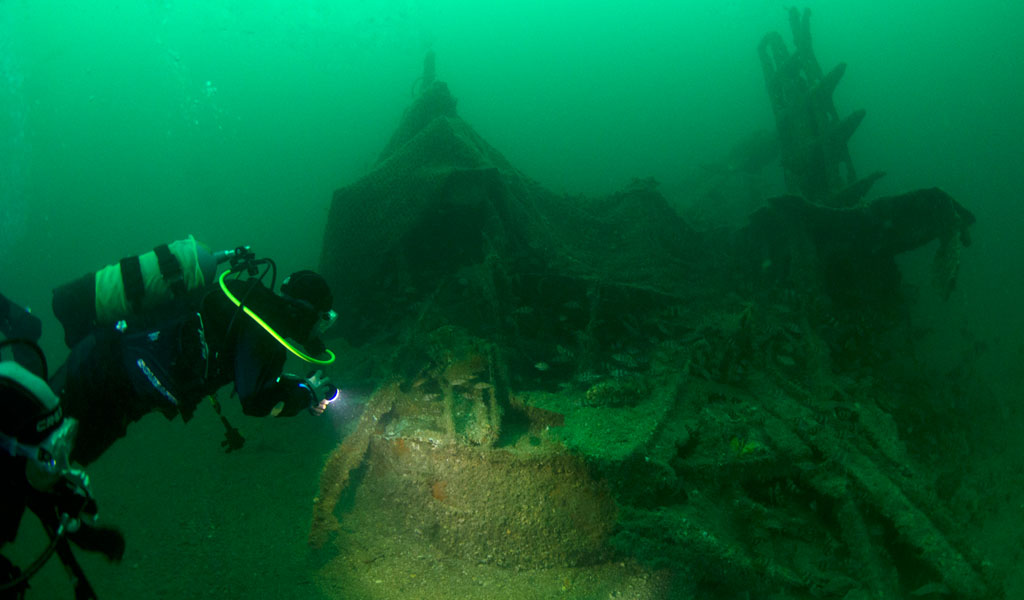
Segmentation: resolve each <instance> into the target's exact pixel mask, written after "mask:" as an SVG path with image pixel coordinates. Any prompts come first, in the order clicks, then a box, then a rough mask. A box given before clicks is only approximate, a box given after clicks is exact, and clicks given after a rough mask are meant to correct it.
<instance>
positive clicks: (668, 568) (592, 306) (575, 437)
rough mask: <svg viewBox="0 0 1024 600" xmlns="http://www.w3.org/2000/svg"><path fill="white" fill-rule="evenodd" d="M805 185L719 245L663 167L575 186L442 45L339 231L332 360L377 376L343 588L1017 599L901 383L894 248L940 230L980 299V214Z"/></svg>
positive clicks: (338, 559)
mask: <svg viewBox="0 0 1024 600" xmlns="http://www.w3.org/2000/svg"><path fill="white" fill-rule="evenodd" d="M805 20H806V15H804V21H805ZM802 24H803V21H801V20H800V18H799V15H797V18H796V20H795V27H797V26H802ZM808 44H809V38H808ZM787 73H792V71H787ZM769 75H770V74H766V76H769ZM819 75H820V73H819ZM804 76H806V75H804ZM797 87H799V86H797ZM769 88H771V86H769ZM811 88H813V86H811ZM815 93H817V92H815ZM829 101H831V100H830V99H829ZM783 122H788V121H785V120H784V119H783ZM779 127H780V128H782V127H784V125H783V123H782V122H780V123H779ZM790 133H791V134H792V132H790ZM793 135H797V134H793ZM801 135H810V136H813V135H814V134H813V132H810V133H808V132H807V131H806V130H804V133H803V134H801ZM787 143H788V144H789V145H790V146H789V147H790V148H796V147H798V146H799V147H800V148H801V150H800V151H801V152H803V153H804V154H805V155H806V153H807V152H811V151H810V150H807V149H806V148H804V147H803V146H800V144H798V143H796V142H792V141H790V142H787ZM844 143H845V141H844ZM786 151H787V150H786V148H785V147H784V148H783V152H786ZM829 152H832V156H833V160H841V161H843V164H850V163H849V156H848V153H843V152H836V151H835V148H834V147H831V149H830V150H829ZM802 160H805V162H807V164H815V165H817V166H821V163H820V162H815V161H813V160H809V159H807V158H806V156H805V158H804V159H802ZM784 161H785V157H784ZM786 164H787V165H794V164H796V163H795V162H793V161H790V162H787V163H786ZM787 168H790V167H787ZM848 173H850V174H851V177H849V178H840V181H839V182H838V183H837V184H836V185H841V186H844V187H845V186H849V185H850V184H851V183H853V182H855V180H854V179H853V177H852V166H849V171H848ZM787 179H788V180H790V181H794V182H796V181H798V174H794V175H790V176H787ZM794 186H795V187H794V195H793V196H785V197H782V198H776V199H772V200H770V201H766V202H765V205H764V207H763V208H761V209H760V210H759V211H758V212H757V213H756V214H755V215H754V216H753V218H752V220H751V223H750V224H749V225H748V226H747V227H745V228H743V229H741V230H738V231H718V232H715V233H707V232H698V231H696V230H694V229H692V228H691V227H689V226H688V225H687V224H686V222H685V221H684V220H682V219H681V218H680V217H679V216H678V215H677V214H676V212H675V211H673V210H672V208H671V207H670V206H669V205H668V203H667V202H666V200H665V198H664V197H663V196H662V195H661V194H660V193H659V192H658V190H657V185H656V184H655V183H654V182H653V181H650V180H636V181H634V182H633V183H632V184H631V185H630V186H628V187H627V188H626V189H625V190H623V191H621V192H618V193H615V194H612V195H610V196H607V197H604V198H599V199H584V198H570V197H564V196H558V195H555V194H552V193H551V192H549V191H547V190H545V189H544V188H542V187H541V186H539V185H538V184H537V183H535V182H533V181H531V180H530V179H529V178H528V177H526V176H524V175H523V174H521V173H520V172H519V171H517V170H516V169H515V167H514V166H513V165H511V164H510V163H509V162H508V161H507V160H506V159H505V158H504V157H502V156H501V154H500V153H499V152H498V151H497V150H495V149H494V148H493V147H491V146H490V145H489V144H488V143H487V142H486V141H485V140H483V139H482V138H481V137H480V136H479V135H478V134H477V133H476V132H475V131H474V130H473V129H472V128H471V126H470V125H468V124H467V123H466V122H464V121H463V120H462V119H461V118H459V116H458V114H457V111H456V103H455V100H454V99H453V97H452V96H451V94H450V93H449V90H448V88H447V86H446V85H445V84H444V83H442V82H439V81H434V80H433V65H432V58H428V63H427V68H426V69H425V73H424V81H423V85H422V89H421V92H420V94H419V95H418V97H417V98H416V100H415V101H414V103H413V104H412V106H410V107H409V109H408V110H407V111H406V113H405V115H404V117H403V119H402V121H401V123H400V125H399V127H398V129H397V131H396V132H395V134H394V135H393V137H392V139H391V141H390V142H389V143H388V145H387V147H386V148H385V150H384V151H383V153H382V154H381V156H380V158H379V160H378V162H377V164H376V165H375V167H374V169H373V171H372V172H371V173H370V174H369V175H367V176H366V177H364V178H362V179H361V180H359V181H357V182H355V183H353V184H352V185H350V186H347V187H345V188H343V189H340V190H338V191H337V192H336V193H335V196H334V202H333V204H332V207H331V212H330V216H329V219H328V224H327V232H328V235H326V236H325V243H324V249H323V254H322V259H321V269H322V272H323V273H324V275H325V276H326V277H327V278H328V279H329V281H330V282H331V285H332V287H333V289H334V290H336V296H335V297H336V306H335V308H336V310H337V311H338V313H339V316H340V318H339V319H338V323H339V324H338V326H337V328H336V331H335V332H334V333H336V334H337V336H338V337H339V340H338V341H339V342H340V341H341V340H342V339H343V340H344V343H345V344H347V345H348V346H349V351H348V352H346V353H344V354H345V355H344V356H343V357H342V358H343V360H339V361H338V363H339V365H340V366H339V367H337V368H338V370H337V371H335V372H334V373H332V376H333V377H336V378H337V379H339V380H341V381H346V382H350V383H352V384H362V385H364V386H367V387H369V388H374V389H375V392H374V393H373V395H372V396H371V399H370V400H369V402H368V404H367V406H366V408H365V411H364V413H363V416H362V418H361V420H360V422H359V424H358V426H357V428H356V429H355V431H354V432H353V433H351V434H350V435H349V436H348V437H347V438H346V439H345V440H344V442H343V443H342V444H341V445H339V447H338V449H337V450H336V451H335V452H334V453H333V454H332V455H331V456H330V457H329V458H328V460H327V463H326V465H325V468H324V473H323V477H322V480H321V488H320V493H319V494H318V496H317V498H316V502H315V508H314V516H313V527H312V531H311V535H310V541H311V543H312V544H313V545H314V546H315V547H319V548H324V547H327V548H329V549H330V550H331V553H330V558H329V560H328V562H327V563H326V566H325V567H324V568H323V570H322V577H323V580H324V581H326V582H327V583H326V585H327V587H328V588H331V589H333V588H334V587H336V588H337V589H338V590H343V589H344V590H346V593H349V594H352V593H354V594H356V595H355V596H344V597H366V598H376V597H381V598H383V597H387V596H384V595H379V594H383V592H381V591H380V590H379V588H375V587H374V586H373V585H372V584H371V581H374V580H375V579H374V578H376V577H388V576H389V573H392V572H393V571H394V570H396V569H402V572H403V573H407V572H409V571H412V573H413V575H412V577H414V578H416V582H417V583H416V585H417V586H430V585H432V584H433V585H444V586H446V589H448V590H449V591H450V592H451V594H452V597H464V598H473V597H481V598H483V597H489V596H487V594H484V592H483V591H481V590H480V589H479V588H474V587H473V586H472V585H469V584H465V585H468V587H466V588H462V587H460V586H462V585H463V583H456V582H454V581H453V580H449V579H443V576H444V574H445V573H449V574H450V573H463V574H465V573H468V572H474V573H479V572H483V570H486V573H487V576H488V577H491V578H493V579H494V580H499V579H502V578H505V579H504V580H503V581H504V583H503V584H502V585H504V586H505V589H516V587H515V586H516V585H518V584H517V583H516V582H517V581H519V580H521V579H522V575H518V576H517V573H519V571H520V570H522V569H532V570H533V574H532V575H531V576H530V578H529V579H530V580H531V582H532V584H522V585H525V586H526V587H525V588H524V589H530V587H529V586H530V585H533V586H534V588H537V586H540V585H541V583H542V582H543V581H545V580H546V579H545V578H546V577H547V575H546V574H548V573H552V572H555V573H565V572H567V571H560V570H564V569H572V570H573V571H572V573H574V575H573V577H574V578H575V579H574V580H573V581H574V583H573V586H571V587H570V589H569V590H568V592H572V594H575V595H572V594H570V596H569V597H579V598H587V597H607V596H608V595H609V594H610V593H612V592H620V591H621V590H622V589H624V588H623V587H622V586H624V585H625V586H627V587H628V589H629V590H630V591H631V592H635V593H636V595H637V597H642V598H689V597H701V598H734V597H736V594H737V593H742V592H751V591H754V592H758V593H776V594H779V595H778V596H777V597H779V598H835V599H846V600H851V599H857V598H875V597H885V598H900V597H907V596H908V594H911V593H913V592H921V594H929V593H943V594H952V595H953V596H955V597H963V598H990V597H998V595H999V594H998V592H997V591H996V590H997V587H998V586H996V585H994V584H993V582H992V581H991V575H990V574H988V573H986V572H985V571H984V569H983V567H982V565H983V561H982V560H981V559H980V558H979V557H978V556H976V555H975V553H974V551H973V550H972V548H971V547H970V544H969V542H968V541H967V538H966V536H965V535H964V532H963V531H961V530H960V529H959V528H958V525H957V520H956V518H955V515H953V514H952V513H951V511H950V508H949V507H948V506H946V505H945V504H944V502H943V501H942V500H941V499H940V497H939V496H938V495H937V494H936V493H935V491H934V490H933V489H931V488H930V487H929V485H928V484H927V482H928V481H930V480H931V479H932V478H931V476H930V475H929V474H928V473H927V468H928V467H927V466H926V465H923V464H920V463H919V462H918V460H917V459H916V458H915V457H914V455H913V453H912V452H910V451H909V450H908V448H907V446H906V443H905V441H904V440H902V439H901V437H900V434H899V429H900V428H899V423H898V419H899V418H900V414H899V411H898V410H894V408H893V407H899V406H902V405H905V404H907V403H908V402H912V401H913V398H912V397H911V395H912V392H909V391H907V390H908V389H910V388H911V386H909V385H908V386H902V385H883V384H881V383H879V382H880V381H885V380H886V377H888V376H890V375H891V374H892V372H890V371H889V370H888V369H890V368H891V366H892V365H893V364H894V361H898V360H899V357H900V356H905V355H906V354H907V350H908V344H910V343H911V342H910V341H909V340H910V336H906V335H905V332H904V331H903V330H902V329H901V328H902V327H904V325H902V324H901V321H900V318H899V315H900V314H902V310H903V308H902V307H903V305H904V302H905V301H904V299H903V298H902V296H901V293H900V277H899V272H898V269H897V267H896V263H895V262H894V260H893V257H894V256H895V255H896V254H898V253H900V252H904V251H906V250H909V249H912V248H916V247H919V246H922V245H924V244H927V243H930V242H932V241H934V240H936V239H937V240H939V242H940V253H939V256H937V261H936V262H937V265H938V266H937V267H936V268H937V273H942V274H943V277H944V279H942V281H941V282H940V287H941V286H942V285H945V286H951V285H952V283H951V282H952V281H953V280H955V272H956V264H957V263H958V260H959V249H960V248H961V247H962V246H963V245H964V243H966V241H967V238H966V234H967V228H968V227H969V225H970V224H971V223H972V222H973V216H971V215H970V213H969V212H967V211H966V209H964V208H963V207H962V206H961V205H960V204H959V203H957V202H956V201H955V200H953V199H952V198H950V197H949V196H948V195H946V194H944V193H943V192H941V191H940V190H918V191H914V192H909V193H908V194H904V195H901V196H895V197H891V198H884V199H878V200H876V201H873V202H863V201H858V202H854V203H846V204H844V205H843V206H836V205H834V204H823V203H821V202H818V201H816V200H815V199H814V198H806V197H804V196H801V195H796V194H799V193H800V186H799V185H798V184H796V183H794ZM815 189H816V190H817V191H816V192H815V194H821V195H823V197H824V196H827V194H825V192H824V191H822V190H823V189H824V188H820V187H819V188H815ZM837 191H839V190H837ZM866 191H867V189H866V187H865V188H864V189H863V192H861V193H860V195H861V196H863V195H864V193H866ZM944 249H945V250H944ZM943 261H945V262H943ZM939 263H942V264H939ZM937 278H938V276H937ZM943 289H945V288H943ZM339 354H342V353H340V352H339ZM921 393H936V390H922V392H921ZM939 393H941V392H939ZM422 556H431V557H433V560H432V561H431V562H430V566H429V567H427V566H424V567H422V569H420V570H417V567H416V565H418V564H421V563H422V561H419V562H417V560H416V559H417V558H418V557H422ZM367 565H370V566H367ZM481 576H482V575H481ZM473 577H474V578H475V577H476V576H475V575H474V576H473ZM517 577H518V579H517ZM560 577H562V575H557V576H554V575H553V576H551V578H550V579H551V580H552V581H559V580H560V579H559V578H560ZM456 579H458V578H456ZM462 579H465V577H463V578H462ZM462 579H458V581H460V582H461V581H462ZM383 580H384V579H381V581H383ZM396 585H400V584H396ZM562 587H563V589H562V593H568V592H567V589H566V586H565V585H564V583H563V586H562ZM416 589H419V588H417V587H415V586H413V587H409V588H408V590H406V591H409V592H410V593H411V592H412V591H413V590H416ZM353 590H356V591H355V592H353ZM375 590H376V591H375ZM922 590H923V591H922ZM392 591H394V590H392ZM399 591H401V590H399ZM488 593H489V592H488ZM537 593H538V594H539V595H536V596H525V595H524V596H519V597H538V598H540V597H550V595H545V594H544V593H543V592H537ZM339 594H341V592H340V591H339ZM360 594H361V595H360ZM480 594H483V595H480ZM598 594H599V595H598ZM921 594H918V595H921Z"/></svg>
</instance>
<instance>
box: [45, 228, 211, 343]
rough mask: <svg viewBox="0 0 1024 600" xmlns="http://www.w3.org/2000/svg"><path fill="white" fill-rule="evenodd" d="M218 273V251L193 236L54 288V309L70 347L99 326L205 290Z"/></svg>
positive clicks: (157, 307)
mask: <svg viewBox="0 0 1024 600" xmlns="http://www.w3.org/2000/svg"><path fill="white" fill-rule="evenodd" d="M216 271H217V260H216V258H215V257H214V253H213V252H211V251H210V249H209V248H207V247H206V246H205V245H203V244H200V243H199V242H197V241H196V240H195V238H194V237H192V236H189V237H188V239H184V240H178V241H176V242H172V243H170V244H161V245H159V246H157V247H156V248H154V249H153V250H152V251H151V252H147V253H145V254H140V255H137V256H129V257H127V258H122V259H121V260H120V261H119V262H117V263H115V264H111V265H107V266H106V267H104V268H102V269H100V270H99V271H96V272H94V273H89V274H87V275H84V276H82V277H80V278H78V279H75V280H74V281H71V282H68V283H66V284H64V285H62V286H60V287H57V288H55V289H54V290H53V313H54V315H56V317H57V320H59V321H60V323H61V325H63V326H64V341H65V343H66V344H67V345H68V347H69V348H70V347H72V346H74V345H75V344H77V343H78V342H79V341H81V339H82V338H84V337H85V336H86V335H88V334H89V333H90V332H91V331H92V330H94V329H95V328H96V327H101V326H105V325H113V324H115V323H117V322H118V321H120V320H121V319H126V318H128V317H131V316H141V315H144V314H146V313H148V312H150V311H154V310H157V309H159V308H161V307H164V306H166V305H169V304H170V303H172V302H173V301H175V300H176V299H182V298H184V297H186V296H188V295H189V294H190V293H191V292H195V291H197V290H201V289H203V288H205V287H206V286H207V285H209V284H211V283H212V282H213V281H214V279H215V276H216Z"/></svg>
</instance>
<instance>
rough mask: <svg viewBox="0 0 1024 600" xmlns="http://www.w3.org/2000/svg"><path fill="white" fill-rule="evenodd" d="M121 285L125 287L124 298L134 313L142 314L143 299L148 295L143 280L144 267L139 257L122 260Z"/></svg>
mask: <svg viewBox="0 0 1024 600" xmlns="http://www.w3.org/2000/svg"><path fill="white" fill-rule="evenodd" d="M120 265H121V283H122V284H123V285H124V298H125V300H127V301H128V305H129V306H131V307H132V312H133V313H135V314H139V313H141V312H142V297H143V296H144V295H145V294H146V284H145V283H144V282H143V280H142V265H141V264H140V263H139V257H138V256H129V257H128V258H122V259H121V263H120Z"/></svg>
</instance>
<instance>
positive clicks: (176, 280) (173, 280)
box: [153, 244, 186, 298]
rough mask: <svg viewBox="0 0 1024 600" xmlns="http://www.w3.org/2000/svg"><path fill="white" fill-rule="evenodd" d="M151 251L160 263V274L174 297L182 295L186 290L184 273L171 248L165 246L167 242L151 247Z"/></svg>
mask: <svg viewBox="0 0 1024 600" xmlns="http://www.w3.org/2000/svg"><path fill="white" fill-rule="evenodd" d="M153 252H156V260H157V264H159V265H160V274H161V275H163V277H164V281H165V282H166V283H167V286H168V287H170V288H171V291H172V292H174V297H175V298H180V297H182V296H184V295H185V291H186V290H185V274H184V272H183V271H182V270H181V263H179V262H178V259H177V258H175V256H174V254H172V253H171V249H170V248H168V247H167V244H160V245H159V246H157V247H156V248H153Z"/></svg>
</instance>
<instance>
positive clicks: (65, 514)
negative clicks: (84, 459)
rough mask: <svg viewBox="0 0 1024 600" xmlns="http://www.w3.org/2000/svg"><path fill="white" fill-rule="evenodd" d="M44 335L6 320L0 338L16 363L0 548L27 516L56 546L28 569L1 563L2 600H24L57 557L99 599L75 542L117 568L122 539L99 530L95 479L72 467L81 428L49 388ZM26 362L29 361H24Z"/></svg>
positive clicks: (1, 372) (5, 432) (6, 416)
mask: <svg viewBox="0 0 1024 600" xmlns="http://www.w3.org/2000/svg"><path fill="white" fill-rule="evenodd" d="M15 307H17V306H16V305H15ZM26 313H27V311H26ZM20 318H23V319H28V317H25V316H24V315H20ZM32 318H33V319H34V317H32ZM21 325H26V323H25V322H24V321H22V322H21ZM40 330H41V328H40V327H38V320H37V323H36V324H35V325H34V326H33V325H31V324H29V327H28V328H27V329H26V328H24V327H18V326H12V321H11V320H10V319H0V333H2V334H3V335H4V336H5V337H8V338H9V339H7V340H4V341H3V342H0V351H3V352H4V353H6V351H7V349H8V348H10V349H11V350H13V351H15V352H13V354H14V356H15V358H16V360H3V359H2V358H0V488H2V489H3V493H2V494H0V547H3V546H6V545H7V544H10V543H13V542H14V541H15V538H16V537H17V534H18V529H19V528H20V526H21V522H22V517H23V516H24V514H25V512H26V509H27V510H30V511H31V512H32V513H34V514H35V515H36V516H37V517H38V518H39V522H40V524H41V525H42V527H43V530H44V531H45V532H46V534H47V536H48V537H49V538H50V543H49V544H48V545H47V547H46V549H45V550H43V552H42V553H41V554H40V555H39V557H38V558H37V559H36V560H34V561H33V562H32V563H31V564H29V565H26V566H23V567H18V566H16V565H15V564H14V563H13V562H11V561H10V560H8V559H7V557H5V556H3V555H0V599H3V600H8V599H20V598H23V597H24V595H25V591H26V590H27V589H28V588H29V580H30V578H31V577H32V576H33V575H35V574H36V573H37V572H38V571H39V569H41V568H42V566H43V565H44V564H45V563H46V561H47V560H48V559H49V558H50V557H51V556H52V555H53V554H56V555H57V556H58V557H60V560H61V562H62V563H64V567H65V568H66V569H67V571H68V573H69V574H70V575H71V576H72V580H73V583H74V586H75V598H80V599H83V600H88V599H94V598H95V597H96V595H95V593H94V592H93V590H92V587H91V586H90V585H89V581H88V579H87V578H86V576H85V573H84V572H83V571H82V568H81V566H79V564H78V561H77V559H76V558H75V555H74V553H73V552H72V550H71V546H70V544H69V542H70V543H73V544H75V545H76V546H78V547H79V548H80V549H83V550H87V551H90V552H100V553H102V554H104V555H105V556H106V557H107V558H108V559H110V560H113V561H119V560H120V559H121V557H122V556H123V554H124V546H125V543H124V537H123V536H122V535H121V533H120V532H119V531H117V530H116V529H112V528H110V527H106V526H103V525H101V524H100V523H99V521H98V518H97V508H96V502H95V500H94V499H93V497H92V492H91V490H90V486H89V476H88V475H86V474H85V472H83V471H82V470H80V469H76V468H72V467H71V464H70V459H69V453H70V451H71V448H72V445H73V444H74V440H75V431H76V428H77V425H78V424H77V423H76V422H75V420H74V419H71V418H66V417H65V416H64V413H63V410H62V406H61V403H60V400H59V399H58V398H57V396H56V395H55V394H54V393H53V392H52V391H51V390H50V388H49V386H48V385H47V382H46V372H47V367H46V358H45V357H44V356H43V353H42V351H41V350H40V349H39V346H38V345H36V343H35V340H34V339H32V338H33V337H38V335H39V332H40ZM28 354H31V355H32V356H31V360H28V361H25V360H23V359H24V358H25V357H26V356H27V355H28ZM30 368H31V369H38V370H37V371H36V372H33V371H32V370H30Z"/></svg>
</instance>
